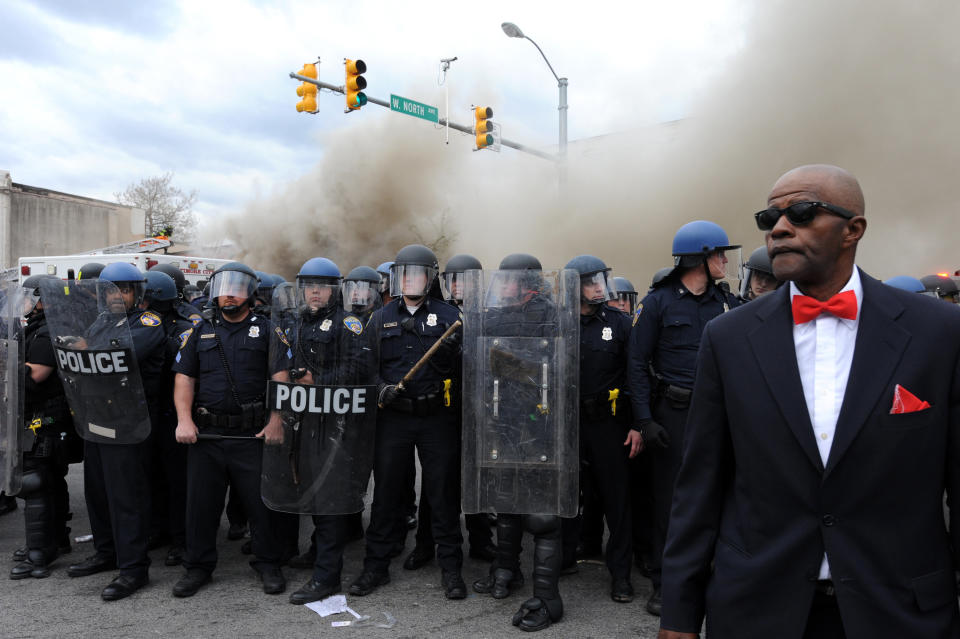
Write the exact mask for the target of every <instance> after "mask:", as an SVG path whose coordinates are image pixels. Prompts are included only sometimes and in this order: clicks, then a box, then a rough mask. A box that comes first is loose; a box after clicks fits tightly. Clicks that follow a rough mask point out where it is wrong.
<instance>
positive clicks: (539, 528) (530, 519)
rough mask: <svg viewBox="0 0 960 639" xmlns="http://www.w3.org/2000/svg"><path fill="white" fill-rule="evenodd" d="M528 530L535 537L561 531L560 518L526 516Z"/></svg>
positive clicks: (555, 516) (524, 517)
mask: <svg viewBox="0 0 960 639" xmlns="http://www.w3.org/2000/svg"><path fill="white" fill-rule="evenodd" d="M523 519H524V524H525V525H526V528H527V530H529V531H530V532H531V533H533V534H534V535H546V534H548V533H551V532H554V531H557V530H560V517H558V516H557V515H524V516H523Z"/></svg>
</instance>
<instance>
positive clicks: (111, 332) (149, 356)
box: [87, 308, 166, 399]
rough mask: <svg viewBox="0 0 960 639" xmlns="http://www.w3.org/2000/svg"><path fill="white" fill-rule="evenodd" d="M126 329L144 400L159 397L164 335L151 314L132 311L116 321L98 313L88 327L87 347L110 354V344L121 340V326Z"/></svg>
mask: <svg viewBox="0 0 960 639" xmlns="http://www.w3.org/2000/svg"><path fill="white" fill-rule="evenodd" d="M124 323H125V324H126V326H127V327H128V328H129V331H130V340H131V341H132V342H133V352H134V355H135V356H136V358H137V368H138V369H139V371H140V379H141V380H142V383H143V390H144V392H145V393H146V395H147V398H148V399H149V398H156V397H157V396H158V395H159V393H160V375H161V373H162V371H163V359H164V353H165V346H166V335H165V334H164V332H163V327H162V320H161V319H160V316H159V315H157V314H156V313H154V312H153V311H143V310H140V309H137V308H135V309H132V310H130V311H127V316H126V320H125V321H124V320H121V321H119V322H118V321H117V315H115V314H113V313H101V314H100V316H99V317H97V319H96V321H95V322H94V323H93V325H92V326H91V327H90V330H89V332H88V334H87V344H88V347H89V348H90V349H92V350H110V349H111V348H113V340H115V339H117V338H121V339H122V337H121V336H122V335H123V333H124V331H123V330H122V329H121V328H120V327H121V326H122V325H123V324H124Z"/></svg>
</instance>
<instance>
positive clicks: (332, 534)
mask: <svg viewBox="0 0 960 639" xmlns="http://www.w3.org/2000/svg"><path fill="white" fill-rule="evenodd" d="M351 517H352V515H314V516H313V543H314V545H315V546H316V548H317V557H316V559H314V561H313V578H314V579H315V580H316V581H319V582H320V583H322V584H324V585H327V586H339V585H340V572H341V571H342V570H343V548H344V547H345V546H346V545H347V533H348V531H349V527H350V518H351Z"/></svg>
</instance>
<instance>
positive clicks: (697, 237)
mask: <svg viewBox="0 0 960 639" xmlns="http://www.w3.org/2000/svg"><path fill="white" fill-rule="evenodd" d="M728 251H733V252H735V255H733V256H728V255H727V252H728ZM731 257H733V258H735V259H731ZM740 263H741V256H740V245H739V244H731V243H730V240H729V239H727V232H726V231H724V230H723V228H722V227H721V226H720V225H719V224H715V223H714V222H709V221H707V220H696V221H694V222H687V223H686V224H684V225H683V226H681V227H680V229H679V230H678V231H677V234H676V235H674V237H673V265H674V267H680V268H684V269H689V268H694V267H697V266H700V265H703V266H704V268H705V269H706V271H707V277H708V279H709V280H710V281H713V280H719V279H723V278H725V277H726V278H729V279H736V278H737V277H738V276H739V272H740ZM721 273H722V274H721Z"/></svg>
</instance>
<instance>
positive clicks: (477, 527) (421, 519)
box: [403, 253, 497, 570]
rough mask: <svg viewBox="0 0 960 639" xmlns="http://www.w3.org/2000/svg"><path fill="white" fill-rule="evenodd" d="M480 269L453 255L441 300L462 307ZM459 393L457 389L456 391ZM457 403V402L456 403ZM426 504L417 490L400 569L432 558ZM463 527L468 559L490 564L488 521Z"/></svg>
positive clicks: (474, 516) (471, 518) (471, 520)
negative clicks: (411, 537)
mask: <svg viewBox="0 0 960 639" xmlns="http://www.w3.org/2000/svg"><path fill="white" fill-rule="evenodd" d="M474 269H476V270H482V269H483V265H482V264H481V263H480V260H478V259H477V258H475V257H474V256H472V255H468V254H466V253H461V254H459V255H454V256H453V257H451V258H450V259H449V260H448V261H447V264H446V266H445V267H444V270H443V272H442V273H440V288H441V290H442V292H443V298H444V299H445V300H446V301H447V302H449V303H450V304H455V305H456V306H458V307H462V306H463V287H464V281H463V280H464V273H465V272H466V271H469V270H474ZM458 390H459V389H458ZM458 403H459V402H458ZM415 475H416V469H415V468H414V469H413V472H412V473H411V480H412V481H415V480H416V477H415ZM430 518H431V512H430V501H429V498H428V497H427V496H426V494H425V492H424V491H423V489H422V487H421V490H420V507H419V509H418V525H417V536H416V545H415V546H414V547H413V550H412V551H411V552H410V554H409V555H407V558H406V559H405V560H404V562H403V567H404V568H406V569H407V570H417V569H419V568H421V567H422V566H424V565H426V564H427V563H428V562H429V561H430V560H431V559H433V557H434V545H435V544H434V541H433V532H432V530H431V527H430ZM464 520H465V522H466V525H467V539H468V541H469V543H470V551H469V554H470V557H472V558H474V559H481V560H483V561H493V559H494V557H496V552H497V549H496V547H495V546H494V545H493V531H492V530H491V529H490V520H489V519H488V518H487V516H486V515H485V514H483V513H471V514H468V515H466V516H464Z"/></svg>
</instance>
